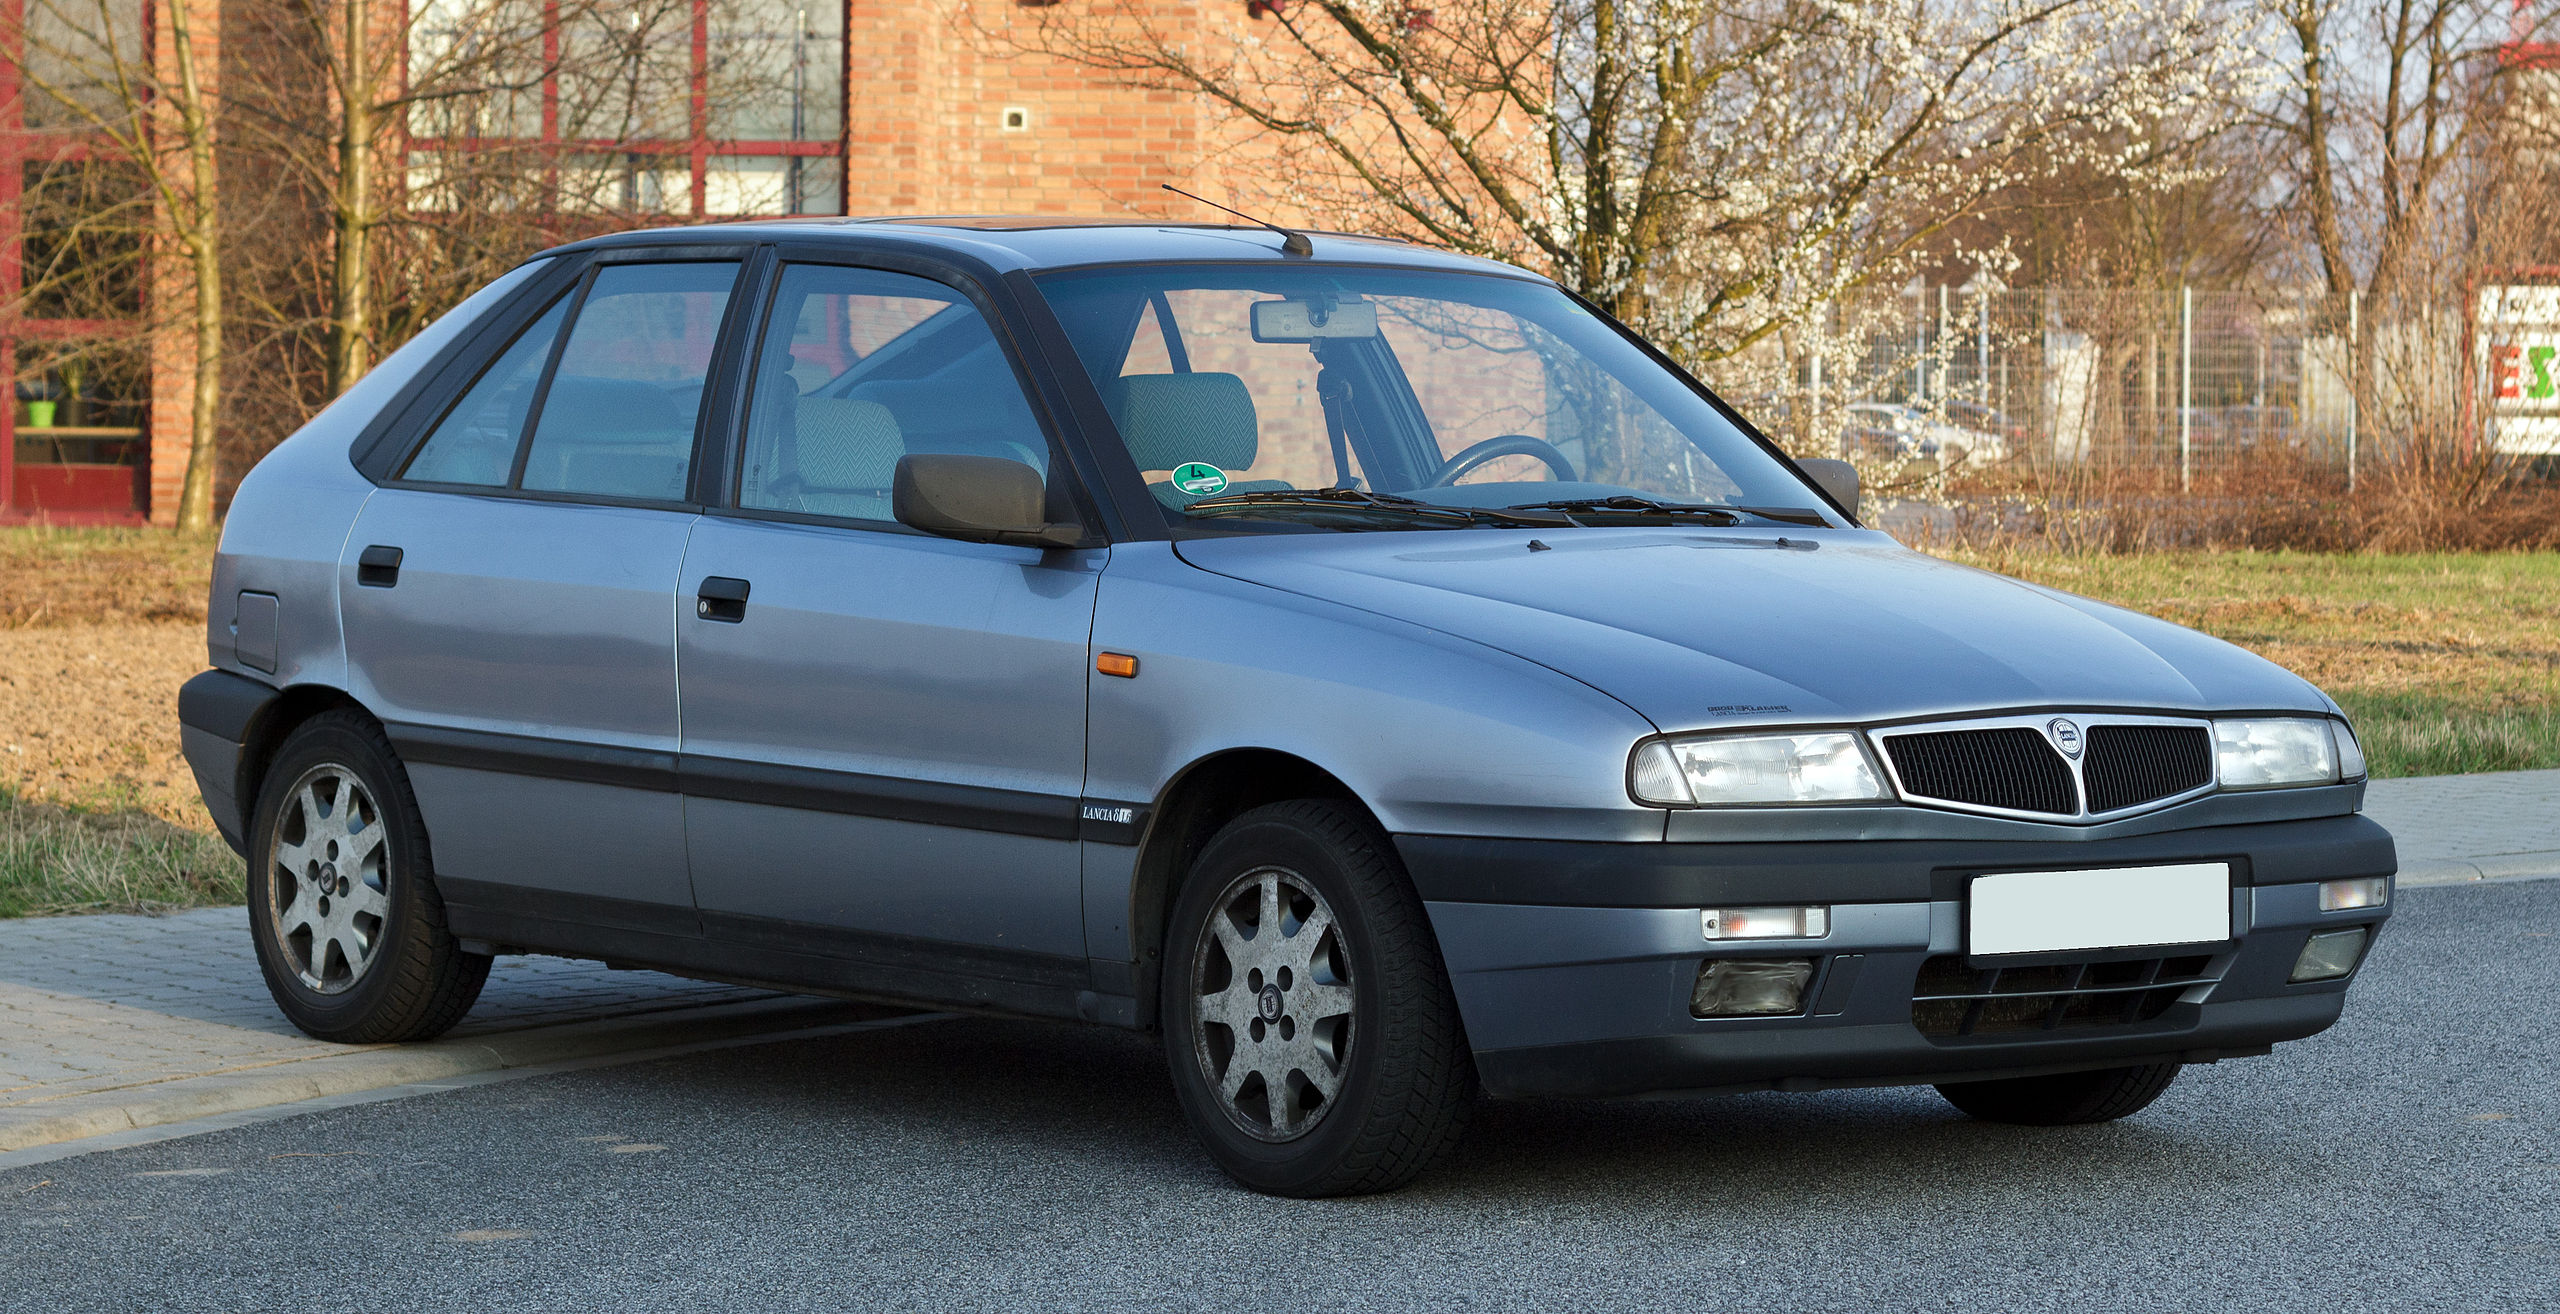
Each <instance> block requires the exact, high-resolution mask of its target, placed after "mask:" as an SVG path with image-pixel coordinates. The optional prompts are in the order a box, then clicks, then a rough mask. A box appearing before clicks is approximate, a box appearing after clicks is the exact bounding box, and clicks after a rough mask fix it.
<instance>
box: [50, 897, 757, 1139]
mask: <svg viewBox="0 0 2560 1314" xmlns="http://www.w3.org/2000/svg"><path fill="white" fill-rule="evenodd" d="M246 919H247V913H246V912H244V911H243V910H241V909H238V908H207V909H198V910H196V911H192V912H184V913H177V914H173V915H170V916H165V917H137V916H120V915H97V916H78V917H41V918H26V919H20V920H11V921H0V1142H5V1141H6V1140H7V1139H8V1135H7V1133H8V1131H9V1130H10V1128H11V1127H12V1126H13V1125H22V1124H25V1123H27V1122H30V1121H32V1120H36V1119H42V1118H48V1117H52V1116H54V1115H55V1114H56V1113H58V1112H59V1111H60V1110H61V1109H63V1108H66V1107H75V1106H77V1105H81V1104H86V1105H94V1104H95V1102H96V1101H95V1100H86V1101H82V1100H79V1099H78V1097H83V1096H97V1095H100V1094H104V1093H107V1092H116V1091H125V1092H132V1093H133V1094H134V1096H135V1098H137V1099H139V1098H143V1097H144V1096H146V1095H151V1094H156V1093H158V1092H156V1091H154V1090H153V1088H156V1087H160V1086H162V1085H164V1084H166V1083H173V1082H181V1081H187V1080H193V1079H201V1078H207V1077H217V1076H234V1075H237V1074H242V1073H248V1072H252V1071H254V1070H257V1069H271V1068H278V1067H280V1066H281V1065H285V1064H293V1063H300V1062H304V1061H307V1060H313V1059H340V1058H343V1057H345V1056H348V1055H352V1054H361V1053H364V1052H367V1050H368V1048H370V1049H373V1050H375V1051H377V1052H378V1051H380V1050H385V1049H392V1048H396V1047H389V1046H382V1047H359V1046H347V1045H335V1044H330V1043H328V1042H326V1041H319V1040H313V1039H311V1038H310V1037H308V1036H305V1035H303V1034H302V1033H301V1032H299V1031H296V1030H294V1028H293V1025H292V1024H291V1023H289V1022H287V1021H285V1019H284V1016H283V1014H281V1013H279V1012H277V1011H276V1006H275V1003H274V1001H273V1000H272V999H270V998H269V997H268V995H267V988H266V985H265V983H264V982H263V981H262V980H261V979H260V977H259V975H258V965H257V962H256V960H255V959H254V958H253V957H251V951H250V948H249V931H248V926H247V921H246ZM780 998H784V996H780V995H777V994H776V993H775V992H773V991H770V990H751V989H745V988H741V987H737V986H724V985H712V984H708V983H704V982H699V981H687V980H684V979H681V978H678V977H672V976H665V975H661V974H659V973H656V972H622V971H611V970H608V969H606V968H605V967H604V965H603V964H601V963H590V962H575V961H571V960H568V959H561V958H539V957H523V958H501V959H499V960H498V961H497V963H496V965H495V966H494V967H493V968H492V969H491V971H490V973H489V984H488V987H487V988H486V989H484V990H483V991H482V992H481V994H480V1001H479V1003H478V1004H477V1005H476V1006H475V1007H473V1009H472V1010H471V1014H470V1016H468V1017H466V1018H465V1019H463V1022H462V1024H461V1025H460V1026H458V1027H456V1028H454V1030H453V1031H452V1032H451V1033H450V1035H451V1037H452V1038H454V1039H457V1040H470V1039H475V1038H477V1039H486V1038H492V1037H499V1036H506V1035H510V1034H514V1033H522V1032H526V1031H529V1030H534V1029H537V1028H550V1027H561V1026H571V1025H575V1024H578V1023H583V1022H594V1021H598V1020H602V1019H608V1018H630V1017H633V1016H635V1015H645V1014H651V1013H666V1012H672V1011H678V1010H687V1011H698V1010H701V1009H705V1008H709V1007H713V1006H718V1005H731V1004H741V1003H747V1002H751V1001H757V1000H771V999H780Z"/></svg>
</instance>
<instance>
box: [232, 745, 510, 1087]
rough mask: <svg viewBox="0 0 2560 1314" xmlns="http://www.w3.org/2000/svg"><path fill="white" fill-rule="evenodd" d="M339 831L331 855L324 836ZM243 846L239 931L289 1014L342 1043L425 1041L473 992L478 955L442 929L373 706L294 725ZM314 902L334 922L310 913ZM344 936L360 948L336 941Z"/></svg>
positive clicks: (422, 844)
mask: <svg viewBox="0 0 2560 1314" xmlns="http://www.w3.org/2000/svg"><path fill="white" fill-rule="evenodd" d="M350 781H352V782H353V786H354V787H355V789H356V791H358V792H349V784H348V782H350ZM306 786H308V787H309V793H308V794H307V795H306V794H305V787H306ZM315 819H317V820H315ZM333 826H334V827H337V828H338V829H335V830H332V829H330V828H331V827H333ZM350 827H351V828H352V830H351V831H350V830H348V829H347V828H350ZM375 828H378V829H379V832H380V836H379V838H378V839H371V840H370V846H369V847H368V846H367V844H366V842H365V841H366V840H367V839H368V838H369V837H370V836H371V834H372V832H373V831H374V829H375ZM280 830H282V831H284V832H285V833H284V835H283V838H284V839H285V840H286V843H287V847H286V848H283V849H279V847H278V838H279V832H280ZM340 833H345V834H347V839H346V841H345V842H344V845H343V848H344V850H345V852H344V854H343V855H342V854H341V848H340V845H339V842H338V841H336V840H333V839H328V838H323V837H324V836H327V835H335V834H340ZM305 841H312V843H311V844H310V846H309V847H308V848H305V847H304V842H305ZM249 854H250V858H249V934H250V937H251V938H252V939H253V940H254V941H255V942H256V944H257V949H258V967H259V970H260V971H261V972H262V973H263V974H264V975H265V976H266V979H267V992H268V993H269V994H271V995H273V996H275V1001H276V1007H277V1008H279V1009H282V1010H283V1011H284V1015H285V1017H286V1018H287V1019H289V1020H291V1021H292V1023H293V1024H294V1025H295V1026H297V1027H300V1028H302V1029H303V1030H304V1031H306V1032H308V1033H310V1034H311V1035H313V1036H316V1037H318V1038H320V1039H322V1040H334V1041H339V1042H342V1043H345V1044H354V1045H371V1044H384V1043H388V1042H394V1041H409V1040H426V1039H429V1038H431V1037H434V1036H437V1035H441V1034H443V1033H444V1032H445V1031H446V1030H447V1029H448V1028H450V1027H452V1026H453V1024H454V1023H455V1022H458V1021H460V1020H461V1019H462V1015H463V1014H464V1013H466V1012H468V1011H470V1008H471V1004H472V1001H474V1000H476V999H478V998H479V997H480V986H481V984H482V983H483V982H485V981H487V980H488V978H489V958H488V956H487V955H485V954H471V953H464V952H463V951H462V946H461V945H460V944H459V943H458V942H456V941H455V940H454V938H453V935H452V934H451V933H450V932H448V931H447V930H446V929H445V920H444V900H443V899H442V898H440V897H438V895H437V894H436V888H435V881H434V879H433V877H432V876H430V875H429V873H430V872H431V871H432V870H433V867H432V866H431V865H430V860H429V857H428V853H427V831H426V827H425V825H424V824H423V823H421V822H420V820H419V819H418V800H417V796H416V795H415V794H413V793H411V792H410V789H409V773H408V772H407V771H405V770H403V769H401V766H400V759H399V757H398V755H397V754H395V753H394V752H393V751H392V748H391V741H390V740H388V739H385V738H384V737H383V734H382V727H380V726H379V725H376V724H375V723H374V721H373V720H372V718H370V717H367V716H365V715H363V714H362V713H360V712H354V711H335V712H324V713H322V714H320V715H318V716H315V717H313V718H311V719H310V720H308V721H305V722H303V723H302V724H301V725H300V726H297V727H295V729H294V731H293V733H292V734H291V735H289V736H287V737H286V739H285V741H284V744H283V746H282V747H280V748H279V749H277V750H276V756H275V760H274V762H273V763H271V764H270V765H269V767H268V769H267V773H266V779H265V782H264V784H263V785H262V787H261V788H260V789H259V791H258V810H257V812H256V814H255V816H254V817H253V818H252V819H251V823H250V830H249ZM287 856H290V857H292V858H294V859H297V860H298V861H296V862H292V863H286V862H282V861H280V859H281V858H284V857H287ZM340 856H345V857H346V858H347V859H348V862H347V867H346V870H344V871H340V870H338V869H337V863H336V861H335V859H336V858H338V857H340ZM306 868H307V870H305V869H306ZM324 886H325V887H326V888H325V889H324V888H323V887H324ZM306 900H307V901H308V902H305V901H306ZM341 905H343V907H341ZM314 909H317V910H318V911H319V913H321V914H323V915H326V914H335V916H336V919H337V920H335V921H334V922H327V923H326V924H325V925H321V924H317V923H314V922H312V921H310V920H308V919H309V918H310V917H311V916H312V913H313V910H314ZM297 917H299V918H303V919H305V920H302V921H300V922H295V921H292V920H291V919H293V918H297ZM368 927H369V934H368V933H367V928H368ZM324 930H326V931H327V932H328V934H326V935H323V931H324ZM341 937H349V938H341ZM356 939H361V941H362V944H363V946H364V947H363V949H362V950H361V952H360V953H358V954H355V955H350V954H348V953H346V952H345V946H346V945H347V944H349V943H354V942H355V941H356ZM333 945H334V946H336V947H335V948H334V949H333V948H332V946H333ZM315 953H316V957H315Z"/></svg>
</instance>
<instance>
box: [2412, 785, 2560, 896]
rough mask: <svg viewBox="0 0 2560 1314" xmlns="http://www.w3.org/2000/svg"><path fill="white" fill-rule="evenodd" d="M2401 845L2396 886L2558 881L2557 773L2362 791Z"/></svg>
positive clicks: (2559, 796) (2559, 817)
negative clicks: (2527, 879) (2517, 879)
mask: <svg viewBox="0 0 2560 1314" xmlns="http://www.w3.org/2000/svg"><path fill="white" fill-rule="evenodd" d="M2364 810H2365V815H2367V816H2370V817H2372V818H2373V819H2374V820H2376V821H2379V822H2381V823H2382V825H2383V827H2384V828H2385V829H2387V830H2389V831H2390V832H2391V835H2392V838H2393V839H2395V840H2397V841H2399V846H2400V883H2401V884H2403V885H2452V884H2459V883H2461V882H2464V881H2476V880H2500V879H2508V878H2515V877H2528V876H2560V771H2491V772H2483V773H2481V774H2479V775H2470V776H2415V777H2411V778H2409V779H2405V780H2377V781H2375V782H2373V783H2372V784H2370V785H2367V786H2366V787H2365V795H2364Z"/></svg>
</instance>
